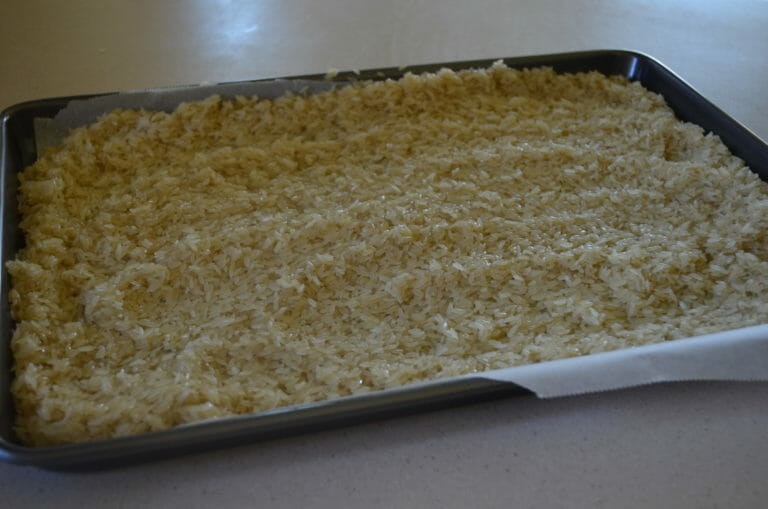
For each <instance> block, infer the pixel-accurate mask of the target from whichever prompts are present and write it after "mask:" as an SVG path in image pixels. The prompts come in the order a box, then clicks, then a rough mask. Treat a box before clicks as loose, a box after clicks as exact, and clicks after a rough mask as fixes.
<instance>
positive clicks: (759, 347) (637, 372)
mask: <svg viewBox="0 0 768 509" xmlns="http://www.w3.org/2000/svg"><path fill="white" fill-rule="evenodd" d="M477 376H480V377H482V378H487V379H491V380H496V381H501V382H512V383H515V384H517V385H520V386H522V387H525V388H526V389H528V390H530V391H532V392H534V393H535V394H536V395H537V396H539V397H540V398H553V397H557V396H568V395H573V394H584V393H588V392H599V391H608V390H614V389H622V388H626V387H634V386H638V385H645V384H652V383H658V382H680V381H696V380H710V381H712V380H723V381H725V380H731V381H766V380H768V325H758V326H755V327H747V328H744V329H736V330H731V331H726V332H719V333H715V334H707V335H705V336H698V337H694V338H688V339H678V340H674V341H667V342H664V343H657V344H653V345H647V346H640V347H636V348H627V349H623V350H616V351H613V352H605V353H598V354H592V355H585V356H583V357H576V358H572V359H562V360H557V361H550V362H543V363H540V364H531V365H527V366H519V367H515V368H508V369H501V370H496V371H489V372H486V373H481V374H479V375H477Z"/></svg>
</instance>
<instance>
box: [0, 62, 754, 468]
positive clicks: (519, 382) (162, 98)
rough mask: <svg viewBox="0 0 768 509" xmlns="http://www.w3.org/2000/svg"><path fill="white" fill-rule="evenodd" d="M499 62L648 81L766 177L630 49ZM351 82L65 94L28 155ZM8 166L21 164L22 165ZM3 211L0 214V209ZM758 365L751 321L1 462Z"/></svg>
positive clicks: (743, 373)
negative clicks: (123, 123) (99, 126)
mask: <svg viewBox="0 0 768 509" xmlns="http://www.w3.org/2000/svg"><path fill="white" fill-rule="evenodd" d="M504 60H505V62H506V63H507V64H508V65H510V66H512V67H522V66H527V65H528V66H533V65H538V66H540V65H551V66H552V67H554V68H555V70H558V71H582V70H598V71H601V72H604V73H607V74H623V75H625V76H627V77H628V78H630V79H638V80H640V81H641V82H642V83H643V84H644V85H645V86H646V87H647V88H650V89H651V90H654V91H657V92H659V93H662V95H664V96H665V98H666V99H667V101H668V102H669V103H670V105H671V106H672V107H673V109H675V110H676V113H677V114H678V116H680V117H681V119H683V120H688V121H694V122H696V123H698V124H699V125H702V126H703V127H705V128H706V129H708V130H710V131H713V132H715V133H717V134H718V135H720V136H721V138H722V139H723V141H724V142H725V143H726V145H728V146H729V148H730V149H731V150H732V151H733V152H734V153H735V154H736V155H738V156H740V157H742V158H743V159H745V161H747V163H748V164H749V165H750V166H751V168H752V169H753V170H754V171H756V172H757V173H758V174H760V175H761V176H762V177H763V178H764V179H765V178H766V174H768V162H767V161H768V147H766V145H765V144H764V143H762V142H761V141H760V140H758V139H757V138H756V137H755V136H754V135H753V134H752V133H750V132H749V131H747V130H746V129H745V128H743V126H740V125H739V124H738V123H736V122H735V121H733V120H732V119H730V118H729V117H727V115H725V114H724V113H722V112H721V111H720V110H718V109H717V108H716V107H714V106H713V105H712V104H711V103H709V102H707V101H706V100H705V99H704V98H702V97H701V96H700V95H698V94H697V93H696V92H695V91H693V90H692V89H690V87H688V86H687V85H686V84H685V83H684V82H682V80H680V79H679V78H677V77H676V76H674V75H673V74H672V73H671V72H670V71H668V70H667V69H666V68H664V67H663V66H661V65H660V64H659V63H658V62H655V61H654V60H652V59H650V58H649V57H646V56H644V55H641V54H637V53H631V52H617V51H604V52H585V53H575V54H559V55H544V56H537V57H524V58H520V59H504ZM492 62H493V60H486V61H479V62H460V63H454V64H446V65H447V66H448V67H451V68H453V69H463V68H468V67H487V66H488V65H490V64H491V63H492ZM440 67H442V64H435V65H430V66H422V67H417V68H413V69H412V70H413V71H414V72H422V71H434V70H436V69H438V68H440ZM403 72H404V71H403V70H401V69H394V68H393V69H383V70H374V71H366V72H363V73H361V76H360V77H361V78H362V79H365V78H374V79H380V78H384V77H397V76H399V75H401V74H403ZM653 73H656V74H653ZM355 77H356V76H354V75H352V74H350V73H341V74H340V75H339V76H338V77H337V80H338V81H337V82H331V81H326V80H323V77H322V76H313V77H300V78H298V79H281V80H269V81H258V82H245V83H230V84H218V85H207V86H199V87H181V88H170V89H159V90H145V91H140V92H129V93H118V94H110V95H104V96H98V97H95V98H90V99H85V100H73V101H67V102H66V103H65V104H66V107H64V108H58V109H57V111H58V113H57V114H56V115H54V116H53V118H51V116H48V115H46V116H43V117H41V118H37V119H35V121H34V128H35V138H36V144H37V148H38V150H39V149H40V148H42V147H44V146H47V145H51V144H55V143H57V141H58V140H60V139H61V136H62V134H63V133H64V132H65V131H66V130H67V129H70V128H73V127H77V126H80V125H85V124H88V123H91V122H93V121H95V120H96V119H97V118H98V116H99V115H101V114H102V113H106V112H108V111H111V110H113V109H115V108H144V109H157V110H164V111H171V110H172V109H173V108H174V107H175V106H176V105H177V104H179V103H180V102H183V101H189V100H198V99H203V98H205V97H208V96H210V95H212V94H219V95H221V96H223V97H234V96H237V95H246V96H247V95H258V96H260V97H263V98H275V97H278V96H280V95H283V94H284V93H287V92H292V93H316V92H321V91H325V90H329V89H330V88H332V87H334V86H343V85H345V84H347V83H348V80H350V79H354V78H355ZM697 115H698V117H697ZM4 141H5V140H4ZM14 170H15V171H19V170H20V168H15V169H14ZM3 171H5V172H7V171H9V169H8V168H6V167H5V166H4V168H3ZM5 205H7V203H6V204H5ZM6 212H7V211H5V210H4V214H5V213H6ZM4 242H5V235H4ZM4 256H5V249H4ZM3 292H7V283H5V284H4V288H3ZM4 295H5V294H4ZM766 361H768V325H761V326H757V327H750V328H746V329H740V330H735V331H727V332H722V333H717V334H710V335H707V336H701V337H697V338H690V339H681V340H675V341H670V342H665V343H659V344H654V345H649V346H644V347H638V348H632V349H625V350H620V351H614V352H608V353H602V354H593V355H589V356H585V357H578V358H572V359H564V360H559V361H552V362H545V363H540V364H536V365H529V366H521V367H515V368H508V369H503V370H496V371H490V372H485V373H481V374H475V375H468V376H465V377H457V378H453V379H446V380H439V381H436V382H426V383H423V384H414V385H413V386H408V387H405V388H401V389H394V390H390V391H381V392H380V393H374V394H371V395H364V396H353V397H349V398H341V399H339V400H334V401H329V402H320V403H316V404H311V405H305V406H302V407H290V408H286V409H279V410H278V411H273V412H267V413H265V414H260V415H257V416H244V417H239V418H234V419H224V420H219V421H216V422H202V423H196V424H192V425H189V426H183V427H180V428H176V429H173V430H168V431H164V432H158V433H149V434H146V435H139V436H135V437H127V438H125V439H116V440H107V441H101V442H97V443H87V444H75V445H73V446H64V447H58V448H43V450H40V449H37V450H34V451H33V450H30V449H29V448H24V447H22V446H19V445H18V444H15V443H13V441H12V439H10V437H5V436H4V437H3V443H0V446H2V447H0V458H2V459H5V460H8V461H16V462H22V463H31V464H37V465H39V466H48V467H55V468H60V467H67V466H70V465H74V464H93V463H94V462H99V461H100V462H104V461H107V462H109V461H113V460H114V459H116V458H126V457H135V458H137V459H140V460H144V459H151V458H154V457H157V456H159V455H167V454H176V453H184V452H194V451H195V450H199V447H197V448H195V445H193V444H194V441H197V442H198V444H199V442H200V440H203V441H204V442H205V444H207V446H210V447H216V446H219V445H222V444H223V445H226V444H230V443H233V442H234V443H236V442H237V441H238V440H241V439H242V438H243V437H248V438H251V439H263V438H269V437H271V436H279V435H282V434H287V433H293V432H301V431H308V430H312V429H318V428H321V427H325V426H328V425H338V424H346V423H350V422H357V421H360V420H364V419H368V418H375V417H376V416H381V415H388V412H395V413H401V412H403V411H409V410H410V411H412V410H420V409H422V408H426V407H430V406H434V405H439V404H441V402H443V403H444V402H448V403H450V402H451V401H454V402H461V401H463V400H469V401H472V400H475V399H477V398H479V397H483V396H485V395H490V394H496V393H501V392H505V391H509V390H512V391H515V390H518V389H519V388H524V389H527V390H529V391H531V392H533V393H535V394H536V395H538V396H539V397H557V396H565V395H573V394H581V393H587V392H595V391H605V390H612V389H619V388H625V387H631V386H636V385H643V384H650V383H656V382H666V381H682V380H768V362H766ZM3 390H6V388H3ZM125 444H128V445H125Z"/></svg>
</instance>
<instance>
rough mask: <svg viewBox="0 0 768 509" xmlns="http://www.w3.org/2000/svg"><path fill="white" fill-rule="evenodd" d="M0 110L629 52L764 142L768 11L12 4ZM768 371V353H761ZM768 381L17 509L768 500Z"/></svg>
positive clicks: (304, 446)
mask: <svg viewBox="0 0 768 509" xmlns="http://www.w3.org/2000/svg"><path fill="white" fill-rule="evenodd" d="M0 20H2V21H0V27H1V28H2V29H0V64H2V72H3V80H2V81H1V82H0V107H3V108H4V107H7V106H10V105H12V104H14V103H17V102H20V101H23V100H28V99H36V98H41V97H49V96H62V95H73V94H83V93H94V92H107V91H113V90H124V89H138V88H149V87H159V86H167V85H177V84H189V83H201V82H211V81H229V80H239V79H249V78H259V77H268V76H276V75H292V74H305V73H314V72H324V71H326V70H327V69H329V68H336V69H356V68H357V69H362V68H368V67H381V66H390V65H401V64H411V63H426V62H435V61H449V60H460V59H473V58H488V57H502V56H516V55H525V54H539V53H550V52H561V51H571V50H583V49H603V48H625V49H634V50H639V51H642V52H645V53H648V54H650V55H652V56H654V57H656V58H658V59H659V60H661V61H662V62H663V63H665V64H666V65H667V66H669V67H670V68H672V69H673V70H674V71H675V72H677V73H678V74H679V75H681V76H682V77H683V78H684V79H685V80H686V81H688V82H689V83H690V84H691V85H693V86H694V87H695V88H697V89H698V90H699V91H700V92H701V93H702V94H703V95H705V96H706V97H708V98H709V99H710V100H712V101H713V102H714V103H715V104H717V105H718V106H720V107H721V109H723V110H724V111H726V112H727V113H728V114H730V115H731V116H733V117H735V118H736V119H737V120H739V121H741V122H742V123H744V124H745V125H746V126H747V127H749V128H750V129H752V130H753V131H754V132H755V133H757V134H758V135H759V136H760V137H762V138H763V139H766V138H768V85H766V83H768V59H767V58H766V56H765V55H768V31H766V30H765V27H766V26H768V2H766V1H765V0H750V1H747V0H743V1H742V0H739V1H730V2H726V1H713V2H692V1H669V2H662V1H648V2H634V1H626V0H621V1H584V0H582V1H574V2H565V1H563V2H555V1H542V2H534V1H511V2H509V1H502V0H498V1H483V0H478V1H477V2H471V3H470V2H458V1H437V0H434V1H423V2H416V1H390V2H381V1H376V2H374V1H353V0H328V1H326V2H311V1H308V0H306V1H295V0H289V1H282V2H279V1H253V2H234V1H230V2H228V1H213V0H209V1H203V0H189V1H170V0H162V1H155V2H150V1H140V2H117V1H108V2H101V1H92V0H87V1H86V0H84V1H78V2H50V1H49V2H45V1H30V0H23V1H20V0H7V1H5V2H3V3H2V4H0ZM766 361H768V359H767V360H766ZM766 473H768V383H696V384H669V385H661V386H654V387H644V388H638V389H631V390H625V391H619V392H613V393H607V394H593V395H588V396H580V397H573V398H562V399H556V400H547V401H540V400H537V399H535V398H532V397H516V398H510V399H504V400H500V401H495V402H491V403H483V404H479V405H473V406H467V407H461V408H456V409H450V410H443V411H439V412H432V413H427V414H422V415H417V416H411V417H404V418H399V419H393V420H387V421H382V422H377V423H371V424H367V425H362V426H356V427H351V428H345V429H340V430H332V431H327V432H323V433H316V434H311V435H304V436H300V437H295V438H290V439H284V440H278V441H273V442H267V443H262V444H255V445H249V446H244V447H239V448H235V449H227V450H222V451H217V452H213V453H207V454H202V455H197V456H189V457H185V458H177V459H173V460H169V461H164V462H159V463H152V464H146V465H140V466H133V467H129V468H124V469H120V470H114V471H109V472H101V473H91V474H60V473H51V472H44V471H39V470H35V469H31V468H26V467H18V466H13V465H5V464H0V501H2V502H0V506H2V507H25V508H31V507H54V506H55V507H89V506H93V507H142V506H157V507H185V508H188V507H243V506H254V505H259V506H265V507H298V506H311V507H346V506H352V507H359V506H366V507H428V506H435V507H472V506H474V507H500V506H507V507H526V506H531V507H532V506H536V507H660V506H667V507H762V506H764V505H765V504H766V500H768V485H766V483H765V476H766Z"/></svg>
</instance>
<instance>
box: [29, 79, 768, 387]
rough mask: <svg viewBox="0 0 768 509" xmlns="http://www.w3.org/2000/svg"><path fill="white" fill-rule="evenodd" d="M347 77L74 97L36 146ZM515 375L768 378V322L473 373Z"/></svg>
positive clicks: (552, 378) (557, 382)
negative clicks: (220, 100) (211, 101)
mask: <svg viewBox="0 0 768 509" xmlns="http://www.w3.org/2000/svg"><path fill="white" fill-rule="evenodd" d="M347 84H348V83H339V82H329V81H308V80H292V81H289V80H273V81H260V82H242V83H225V84H216V85H205V86H192V87H180V88H166V89H157V90H143V91H138V92H124V93H118V94H111V95H104V96H99V97H96V98H93V99H88V100H76V101H72V102H71V103H70V104H69V105H68V106H67V107H66V108H64V109H63V110H61V111H60V112H59V114H58V115H56V117H55V118H53V119H38V121H36V122H35V135H36V142H37V144H38V152H39V151H40V150H41V149H42V148H44V147H46V146H51V145H56V144H58V143H59V142H60V141H61V139H62V138H63V136H64V135H66V132H67V131H68V130H69V129H72V128H75V127H79V126H83V125H86V124H89V123H92V122H94V121H96V120H97V119H98V117H99V116H100V115H102V114H104V113H107V112H109V111H111V110H114V109H116V108H126V109H145V110H160V111H172V110H173V109H174V108H175V107H176V106H177V105H178V104H179V103H181V102H185V101H194V100H201V99H205V98H207V97H209V96H211V95H214V94H218V95H220V96H222V97H224V98H232V97H235V96H238V95H242V96H253V95H257V96H259V97H261V98H264V99H274V98H277V97H280V96H282V95H284V94H286V93H289V92H290V93H317V92H324V91H328V90H331V89H332V88H334V87H338V86H345V85H347ZM471 377H473V378H477V377H481V378H487V379H491V380H496V381H500V382H510V383H514V384H517V385H519V386H522V387H525V388H526V389H528V390H530V391H532V392H534V393H535V394H536V395H538V396H539V397H541V398H551V397H557V396H566V395H573V394H583V393H588V392H598V391H608V390H613V389H620V388H626V387H632V386H638V385H645V384H652V383H658V382H672V381H695V380H732V381H768V324H766V325H759V326H756V327H748V328H744V329H737V330H732V331H727V332H721V333H717V334H709V335H706V336H699V337H696V338H688V339H680V340H675V341H667V342H664V343H658V344H653V345H648V346H642V347H636V348H629V349H624V350H617V351H614V352H607V353H600V354H592V355H586V356H583V357H576V358H572V359H563V360H558V361H551V362H543V363H540V364H533V365H528V366H519V367H514V368H508V369H501V370H496V371H488V372H485V373H479V374H473V375H471Z"/></svg>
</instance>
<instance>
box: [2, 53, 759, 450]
mask: <svg viewBox="0 0 768 509" xmlns="http://www.w3.org/2000/svg"><path fill="white" fill-rule="evenodd" d="M20 178H21V212H22V214H23V220H22V223H21V227H22V229H23V230H24V232H25V234H26V239H27V247H26V248H25V249H24V250H23V251H22V252H21V253H19V256H18V258H17V260H16V261H12V262H10V263H8V269H9V270H10V273H11V274H12V277H13V285H14V287H13V290H12V291H11V295H10V296H11V301H12V312H13V316H14V317H15V319H16V321H17V327H16V330H15V334H14V337H13V342H12V348H13V355H14V359H15V366H14V373H15V380H14V382H13V394H14V397H15V403H16V411H17V430H18V433H19V435H20V437H21V438H22V439H23V440H24V442H26V443H28V444H33V445H50V444H62V443H69V442H77V441H86V440H93V439H100V438H108V437H116V436H121V435H127V434H133V433H140V432H146V431H150V430H160V429H165V428H170V427H172V426H176V425H179V424H182V423H190V422H194V421H197V420H201V419H208V418H216V417H225V416H231V415H235V414H249V413H254V412H261V411H264V410H269V409H273V408H276V407H281V406H286V405H291V404H297V403H307V402H312V401H318V400H325V399H329V398H336V397H339V396H345V395H350V394H359V393H363V392H368V391H374V390H380V389H385V388H388V387H396V386H401V385H403V384H408V383H410V382H414V381H420V380H426V379H435V378H441V377H447V376H452V375H460V374H466V373H473V372H479V371H484V370H489V369H496V368H502V367H508V366H515V365H520V364H525V363H533V362H540V361H546V360H550V359H556V358H562V357H572V356H577V355H584V354H589V353H593V352H602V351H606V350H613V349H617V348H625V347H629V346H634V345H641V344H646V343H653V342H659V341H664V340H671V339H676V338H681V337H688V336H695V335H700V334H704V333H709V332H714V331H720V330H726V329H732V328H737V327H741V326H747V325H752V324H758V323H762V322H765V321H767V320H766V318H768V306H767V305H766V295H768V263H766V260H767V259H768V249H767V246H766V238H765V232H766V218H768V214H766V212H768V191H767V186H765V185H764V184H763V183H761V182H760V180H759V179H758V177H757V176H756V175H754V174H753V173H752V172H750V170H749V169H748V168H746V167H745V166H744V164H743V162H742V161H740V160H739V159H737V158H736V157H734V156H732V155H730V154H729V152H728V150H727V149H726V148H725V147H724V146H723V144H722V143H721V142H720V140H719V139H718V138H717V137H716V136H713V135H711V134H705V133H704V132H703V131H702V130H701V129H700V128H699V127H697V126H694V125H691V124H686V123H682V122H680V121H678V120H676V119H675V117H674V115H673V113H672V112H671V110H670V109H669V108H668V107H667V106H666V105H665V104H664V101H663V100H662V98H661V97H659V96H657V95H654V94H652V93H650V92H648V91H646V90H644V89H643V88H642V87H641V86H640V85H638V84H636V83H629V82H627V81H626V80H625V79H623V78H620V77H605V76H603V75H600V74H598V73H588V74H574V75H557V74H555V73H554V72H552V71H551V70H549V69H537V70H525V71H516V70H510V69H508V68H506V67H505V66H503V65H501V64H497V65H495V66H493V67H492V68H491V69H488V70H481V71H462V72H458V73H454V72H451V71H447V70H444V71H440V72H439V73H437V74H427V75H423V76H413V75H408V76H406V77H405V78H403V79H401V80H399V81H385V82H372V83H364V84H359V85H354V86H349V87H346V88H343V89H340V90H336V91H333V92H328V93H321V94H317V95H313V96H309V97H303V96H286V97H283V98H280V99H277V100H273V101H266V100H257V99H255V98H242V97H238V98H237V99H235V100H223V99H221V98H219V97H211V98H209V99H207V100H204V101H201V102H196V103H187V104H182V105H180V106H179V107H178V109H177V110H176V111H175V112H173V113H162V112H153V111H114V112H112V113H109V114H107V115H104V116H103V117H102V118H101V119H100V120H99V121H98V122H97V123H95V124H93V125H91V126H87V127H83V128H79V129H76V130H74V131H73V132H72V133H71V135H70V136H69V137H68V138H67V139H66V140H65V141H64V142H63V144H62V145H61V146H60V147H58V148H57V149H55V150H52V151H49V152H48V153H46V154H45V155H44V157H42V158H41V159H40V160H39V161H38V162H37V163H36V164H34V165H33V166H31V167H29V168H27V169H26V170H25V171H24V172H23V173H22V174H21V176H20Z"/></svg>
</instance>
